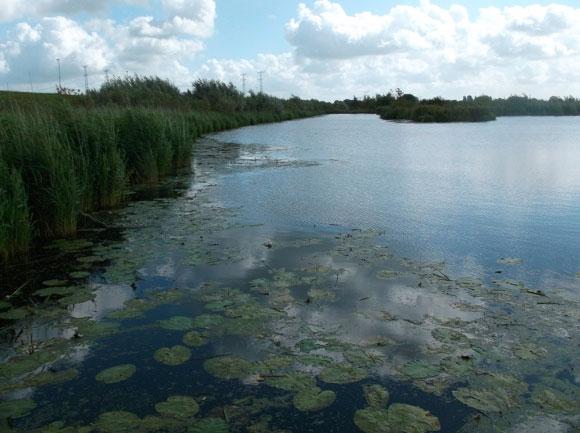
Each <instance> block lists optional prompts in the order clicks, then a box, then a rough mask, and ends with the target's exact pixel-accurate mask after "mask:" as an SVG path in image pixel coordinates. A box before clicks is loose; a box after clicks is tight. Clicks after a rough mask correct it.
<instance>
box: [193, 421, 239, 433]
mask: <svg viewBox="0 0 580 433" xmlns="http://www.w3.org/2000/svg"><path fill="white" fill-rule="evenodd" d="M229 431H230V429H229V427H228V424H227V423H226V422H225V421H224V420H223V419H221V418H203V419H200V420H199V421H197V422H196V423H195V424H193V425H192V426H191V427H189V430H188V433H228V432H229Z"/></svg>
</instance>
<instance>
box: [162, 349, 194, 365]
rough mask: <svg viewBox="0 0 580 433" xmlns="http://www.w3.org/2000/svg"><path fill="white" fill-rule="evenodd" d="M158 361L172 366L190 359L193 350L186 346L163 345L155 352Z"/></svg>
mask: <svg viewBox="0 0 580 433" xmlns="http://www.w3.org/2000/svg"><path fill="white" fill-rule="evenodd" d="M154 358H155V360H156V361H158V362H160V363H162V364H165V365H170V366H176V365H180V364H183V363H184V362H187V361H189V358H191V350H190V349H188V348H187V347H185V346H173V347H162V348H161V349H159V350H157V351H156V352H155V355H154Z"/></svg>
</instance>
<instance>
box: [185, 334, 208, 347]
mask: <svg viewBox="0 0 580 433" xmlns="http://www.w3.org/2000/svg"><path fill="white" fill-rule="evenodd" d="M206 343H207V338H206V337H204V336H203V335H201V334H200V333H199V332H197V331H189V332H188V333H187V334H185V335H184V336H183V344H185V345H186V346H190V347H200V346H203V345H204V344H206Z"/></svg>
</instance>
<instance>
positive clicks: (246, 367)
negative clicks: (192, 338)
mask: <svg viewBox="0 0 580 433" xmlns="http://www.w3.org/2000/svg"><path fill="white" fill-rule="evenodd" d="M203 368H205V370H206V371H207V372H208V373H209V374H211V375H212V376H215V377H217V378H219V379H226V380H231V379H243V378H245V377H247V376H248V375H250V374H251V373H252V372H253V371H254V366H253V364H252V363H251V362H249V361H246V360H245V359H241V358H236V357H233V356H221V357H218V358H212V359H208V360H207V361H205V362H204V363H203Z"/></svg>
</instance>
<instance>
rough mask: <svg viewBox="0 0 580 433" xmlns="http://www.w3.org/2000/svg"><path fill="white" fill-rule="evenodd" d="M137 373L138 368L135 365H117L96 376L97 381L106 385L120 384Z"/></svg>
mask: <svg viewBox="0 0 580 433" xmlns="http://www.w3.org/2000/svg"><path fill="white" fill-rule="evenodd" d="M136 371H137V367H135V366H134V365H133V364H123V365H117V366H116V367H111V368H107V369H106V370H103V371H101V372H100V373H98V374H97V375H96V376H95V379H96V380H97V381H98V382H103V383H106V384H113V383H119V382H124V381H125V380H127V379H129V378H130V377H132V376H133V375H134V374H135V372H136Z"/></svg>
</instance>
